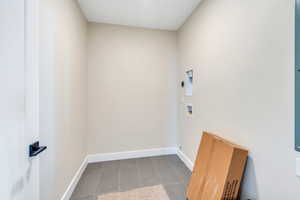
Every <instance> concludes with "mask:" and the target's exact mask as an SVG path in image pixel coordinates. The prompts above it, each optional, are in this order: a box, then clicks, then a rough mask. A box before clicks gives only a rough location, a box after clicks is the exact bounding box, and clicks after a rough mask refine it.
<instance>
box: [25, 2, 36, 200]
mask: <svg viewBox="0 0 300 200" xmlns="http://www.w3.org/2000/svg"><path fill="white" fill-rule="evenodd" d="M24 5H25V7H24V11H25V12H24V13H25V16H24V27H25V30H24V33H25V35H24V42H25V48H24V54H25V55H24V57H25V61H24V62H25V63H24V64H25V65H24V66H25V83H24V84H25V112H24V113H25V122H24V131H25V140H26V141H25V145H26V146H27V147H29V145H30V144H32V143H34V142H35V141H38V140H39V0H24ZM25 153H26V154H27V155H26V156H28V169H27V174H28V176H29V177H28V179H27V183H26V187H25V199H31V200H39V196H40V195H39V191H40V184H39V158H38V157H34V158H29V148H27V152H25Z"/></svg>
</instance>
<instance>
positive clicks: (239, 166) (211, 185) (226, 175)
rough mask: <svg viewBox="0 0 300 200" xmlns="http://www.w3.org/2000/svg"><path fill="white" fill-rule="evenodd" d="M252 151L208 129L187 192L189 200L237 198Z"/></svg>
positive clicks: (203, 136)
mask: <svg viewBox="0 0 300 200" xmlns="http://www.w3.org/2000/svg"><path fill="white" fill-rule="evenodd" d="M247 156H248V151H247V150H246V149H244V148H242V147H240V146H238V145H235V144H233V143H231V142H229V141H227V140H225V139H223V138H220V137H218V136H216V135H214V134H210V133H206V132H204V133H203V135H202V139H201V144H200V147H199V149H198V154H197V159H196V162H195V166H194V170H193V174H192V177H191V180H190V184H189V187H188V191H187V198H188V200H236V199H237V197H238V192H239V188H240V183H241V180H242V176H243V172H244V169H245V165H246V161H247Z"/></svg>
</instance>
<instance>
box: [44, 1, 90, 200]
mask: <svg viewBox="0 0 300 200" xmlns="http://www.w3.org/2000/svg"><path fill="white" fill-rule="evenodd" d="M40 4H41V7H40V16H41V18H40V54H41V56H40V137H41V143H42V144H45V145H47V146H48V149H47V151H46V152H45V153H43V154H42V155H41V160H40V168H41V169H40V183H41V191H40V199H42V200H58V199H60V198H61V197H62V195H63V193H64V192H65V191H66V189H67V186H68V185H69V184H70V182H71V179H72V178H73V176H74V175H75V172H76V171H77V170H78V168H79V167H80V165H81V163H82V161H83V159H84V156H85V155H86V136H87V135H86V132H87V125H86V121H87V120H86V119H87V107H86V97H87V61H86V26H87V23H86V20H85V19H84V17H83V15H82V14H81V11H80V9H79V7H78V6H77V3H75V1H73V0H43V1H40Z"/></svg>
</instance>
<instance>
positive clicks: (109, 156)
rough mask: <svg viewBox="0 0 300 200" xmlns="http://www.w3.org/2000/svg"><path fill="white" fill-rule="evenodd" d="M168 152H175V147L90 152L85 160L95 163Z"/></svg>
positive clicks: (166, 153)
mask: <svg viewBox="0 0 300 200" xmlns="http://www.w3.org/2000/svg"><path fill="white" fill-rule="evenodd" d="M170 154H177V148H175V147H170V148H159V149H146V150H137V151H125V152H117V153H100V154H91V155H88V156H87V160H88V162H89V163H95V162H103V161H112V160H124V159H131V158H144V157H151V156H161V155H170Z"/></svg>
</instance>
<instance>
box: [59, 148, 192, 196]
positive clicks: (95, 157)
mask: <svg viewBox="0 0 300 200" xmlns="http://www.w3.org/2000/svg"><path fill="white" fill-rule="evenodd" d="M171 154H177V155H178V157H179V158H180V159H181V160H182V162H183V163H184V164H185V165H186V166H187V168H188V169H190V170H191V171H192V170H193V166H194V164H193V162H192V161H191V160H190V159H189V158H188V157H187V156H186V155H185V154H184V153H183V152H182V151H180V150H179V149H178V148H176V147H170V148H158V149H146V150H138V151H125V152H117V153H100V154H90V155H87V156H86V158H85V159H84V161H83V162H82V164H81V166H80V168H79V169H78V170H77V172H76V174H75V176H74V177H73V179H72V181H71V183H70V185H69V186H68V188H67V190H66V192H65V193H64V195H63V197H62V198H61V200H69V199H70V198H71V196H72V193H73V191H74V190H75V187H76V185H77V184H78V182H79V180H80V178H81V175H82V174H83V172H84V170H85V169H86V167H87V165H88V163H95V162H103V161H112V160H124V159H131V158H144V157H151V156H162V155H171Z"/></svg>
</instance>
